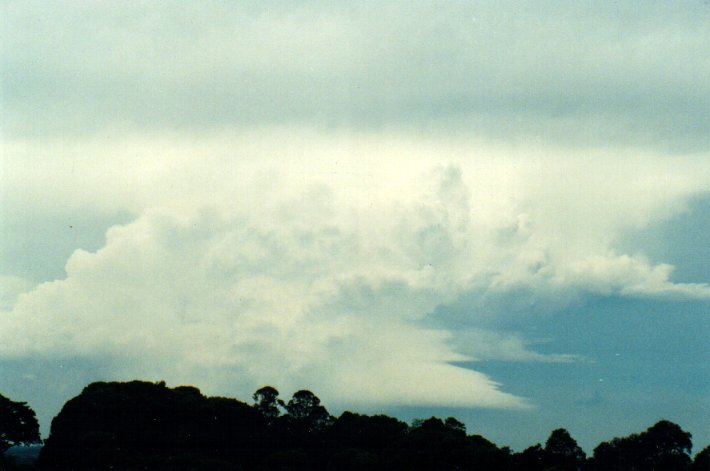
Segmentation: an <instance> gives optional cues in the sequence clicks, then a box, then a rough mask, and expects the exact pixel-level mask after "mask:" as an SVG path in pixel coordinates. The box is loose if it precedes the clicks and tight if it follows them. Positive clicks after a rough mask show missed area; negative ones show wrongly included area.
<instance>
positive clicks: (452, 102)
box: [0, 1, 710, 151]
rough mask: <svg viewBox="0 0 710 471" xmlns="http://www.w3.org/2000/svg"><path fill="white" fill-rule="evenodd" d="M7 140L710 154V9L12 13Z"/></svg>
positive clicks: (5, 61) (330, 6)
mask: <svg viewBox="0 0 710 471" xmlns="http://www.w3.org/2000/svg"><path fill="white" fill-rule="evenodd" d="M3 17H4V19H3V20H2V22H3V23H2V32H1V36H0V42H2V44H3V50H2V76H3V82H2V88H3V93H2V100H3V107H4V108H5V111H6V112H5V113H4V114H5V117H4V123H3V128H4V132H5V133H7V134H10V135H47V134H55V135H59V134H66V133H69V134H87V133H93V132H98V131H101V130H102V129H104V128H105V127H106V126H118V127H123V128H130V129H145V128H149V129H165V128H168V129H180V130H183V131H185V132H200V131H201V130H204V129H209V128H215V127H217V128H223V127H229V126H233V125H238V124H248V125H250V126H253V125H263V124H268V125H275V124H284V123H294V122H299V123H303V124H308V125H317V126H325V127H345V128H351V127H356V128H361V129H373V128H374V129H379V128H383V127H384V128H391V127H395V128H401V127H404V128H412V127H413V128H416V129H422V128H423V129H430V128H437V129H447V130H456V131H457V132H464V133H470V132H472V131H473V132H476V133H478V134H485V135H489V136H495V137H499V138H504V139H506V140H511V139H530V138H533V139H537V140H542V141H554V142H559V141H567V142H572V143H594V144H603V145H608V144H614V145H639V146H653V147H660V148H664V149H672V150H674V151H685V150H701V149H703V150H707V149H708V146H709V145H710V141H709V140H708V139H709V138H708V136H710V121H709V119H708V114H707V109H708V108H710V102H709V101H708V100H709V98H708V97H710V88H709V87H710V59H709V58H708V54H707V45H708V43H709V42H710V33H708V29H707V24H708V22H710V6H708V4H707V2H703V1H688V2H683V3H682V4H680V3H672V4H669V3H666V2H614V3H603V4H602V3H599V2H573V3H560V2H539V1H535V2H510V3H506V2H503V3H501V2H396V1H395V2H357V3H356V4H351V3H349V2H341V3H336V2H305V3H301V4H300V5H298V6H294V5H293V4H291V3H290V2H239V3H238V4H236V3H235V4H232V3H225V2H217V1H213V2H199V3H190V4H186V3H184V2H175V3H171V2H161V3H153V2H140V1H139V2H111V3H110V4H107V3H98V4H95V3H84V2H82V3H77V2H3Z"/></svg>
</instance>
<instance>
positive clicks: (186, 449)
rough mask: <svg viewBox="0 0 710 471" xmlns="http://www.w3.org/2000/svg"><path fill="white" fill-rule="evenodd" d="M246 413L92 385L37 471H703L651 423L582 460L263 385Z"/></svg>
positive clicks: (238, 407)
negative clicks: (338, 406) (336, 407)
mask: <svg viewBox="0 0 710 471" xmlns="http://www.w3.org/2000/svg"><path fill="white" fill-rule="evenodd" d="M253 398H254V404H253V405H252V406H249V405H247V404H244V403H242V402H239V401H237V400H235V399H228V398H222V397H205V396H203V395H202V394H201V393H200V391H199V390H198V389H196V388H194V387H191V386H182V387H177V388H172V389H171V388H168V387H166V386H165V384H164V383H146V382H139V381H133V382H129V383H94V384H91V385H89V386H87V387H86V388H85V389H84V391H83V392H82V393H81V394H80V395H79V396H77V397H75V398H74V399H72V400H70V401H69V402H67V404H66V405H65V406H64V408H63V409H62V411H61V412H60V413H59V415H58V416H57V417H56V418H55V419H54V421H53V422H52V430H51V435H50V437H49V438H48V439H47V442H46V445H45V448H44V449H43V451H42V453H41V456H40V462H39V464H40V466H41V467H42V468H43V469H46V470H56V471H69V470H76V471H88V470H105V469H112V470H116V471H121V470H122V471H132V470H176V471H180V470H194V471H205V470H214V471H217V470H220V471H230V470H242V471H250V470H253V471H266V470H269V471H271V470H282V471H293V470H302V471H306V470H308V471H320V470H343V471H364V470H368V471H384V470H388V471H389V470H392V471H404V470H407V471H417V470H426V471H438V470H441V471H444V470H447V471H448V470H461V471H464V470H471V471H474V470H490V471H523V470H524V471H536V470H539V471H577V470H579V471H581V470H586V469H591V470H601V469H603V470H610V471H613V470H625V471H626V470H647V469H648V470H650V469H653V470H674V471H676V470H677V471H686V470H703V471H707V468H708V462H709V461H710V449H708V448H706V449H705V450H703V451H702V452H700V453H698V455H697V456H696V458H695V462H691V460H690V455H689V453H690V450H691V446H692V444H691V442H690V438H691V437H690V434H689V433H687V432H684V431H683V430H682V429H681V428H680V427H679V426H677V425H675V424H673V423H671V422H668V421H660V422H658V423H657V424H655V425H654V426H652V427H650V428H649V429H648V430H646V431H644V432H642V433H640V434H634V435H630V436H629V437H624V438H615V439H613V440H611V441H610V442H604V443H602V444H600V445H599V446H598V447H597V448H596V449H595V452H594V457H593V458H592V459H589V460H587V459H586V456H585V454H584V452H583V451H582V449H581V448H580V447H579V446H578V445H577V442H576V441H575V440H574V439H573V438H572V437H571V435H570V434H569V432H567V430H565V429H557V430H554V431H553V432H552V433H551V434H550V437H549V438H548V440H547V441H546V443H545V446H544V447H543V446H541V445H540V444H538V445H535V446H532V447H529V448H527V449H526V450H524V451H522V452H520V453H511V451H510V449H509V448H507V447H503V448H499V447H498V446H496V445H495V444H494V443H492V442H490V441H488V440H487V439H485V438H484V437H482V436H480V435H467V433H466V427H465V425H464V424H463V423H461V422H460V421H458V420H457V419H455V418H454V417H449V418H447V419H445V420H442V419H439V418H436V417H430V418H428V419H417V420H415V421H414V422H413V423H412V425H411V426H408V425H407V424H405V423H404V422H401V421H399V420H397V419H394V418H392V417H387V416H384V415H375V416H367V415H361V414H355V413H352V412H344V413H343V414H341V415H340V417H338V418H334V417H333V416H331V415H330V413H328V411H327V410H326V409H325V407H324V406H323V405H322V404H321V401H320V399H319V398H318V397H317V396H316V395H315V394H313V393H312V392H310V391H307V390H301V391H298V392H297V393H295V394H294V395H293V397H292V398H291V400H289V401H288V403H285V402H284V401H282V400H281V399H279V392H278V390H276V389H275V388H273V387H271V386H265V387H263V388H261V389H259V390H257V391H256V392H255V393H254V396H253Z"/></svg>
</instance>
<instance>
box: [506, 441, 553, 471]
mask: <svg viewBox="0 0 710 471" xmlns="http://www.w3.org/2000/svg"><path fill="white" fill-rule="evenodd" d="M546 456H547V454H546V453H545V450H543V449H542V446H541V445H540V444H539V443H537V444H535V445H533V446H530V447H528V448H526V449H525V450H523V451H521V452H520V453H516V454H515V455H514V456H513V464H514V469H516V470H520V471H541V470H543V469H545V465H546V461H547V460H546Z"/></svg>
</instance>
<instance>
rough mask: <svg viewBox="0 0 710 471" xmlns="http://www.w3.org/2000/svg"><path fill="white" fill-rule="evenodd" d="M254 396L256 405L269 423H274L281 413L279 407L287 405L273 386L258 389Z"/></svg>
mask: <svg viewBox="0 0 710 471" xmlns="http://www.w3.org/2000/svg"><path fill="white" fill-rule="evenodd" d="M252 397H253V398H254V407H256V410H258V411H259V412H261V415H263V416H264V418H266V420H267V421H268V422H269V423H273V422H274V420H276V418H277V417H278V416H279V415H281V411H280V410H279V407H285V404H284V401H282V400H281V399H279V391H278V390H277V389H276V388H274V387H272V386H264V387H263V388H259V389H257V391H256V392H255V393H254V395H253V396H252Z"/></svg>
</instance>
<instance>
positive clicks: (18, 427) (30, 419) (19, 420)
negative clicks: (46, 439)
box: [0, 394, 40, 457]
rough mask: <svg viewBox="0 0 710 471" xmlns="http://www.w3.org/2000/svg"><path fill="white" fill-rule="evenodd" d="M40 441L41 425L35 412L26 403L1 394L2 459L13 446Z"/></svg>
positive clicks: (0, 429) (0, 451) (0, 455)
mask: <svg viewBox="0 0 710 471" xmlns="http://www.w3.org/2000/svg"><path fill="white" fill-rule="evenodd" d="M39 441H40V437H39V424H38V423H37V418H36V417H35V413H34V411H33V410H32V409H31V408H30V407H29V406H28V405H27V404H26V403H24V402H15V401H12V400H10V399H8V398H6V397H5V396H3V395H2V394H0V457H2V455H3V454H4V453H5V451H6V450H7V449H8V448H10V447H12V446H15V445H27V444H31V443H39Z"/></svg>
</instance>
